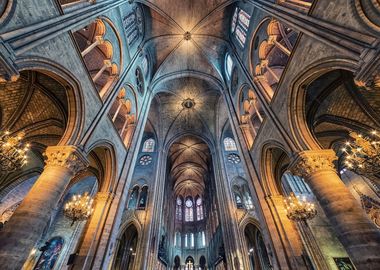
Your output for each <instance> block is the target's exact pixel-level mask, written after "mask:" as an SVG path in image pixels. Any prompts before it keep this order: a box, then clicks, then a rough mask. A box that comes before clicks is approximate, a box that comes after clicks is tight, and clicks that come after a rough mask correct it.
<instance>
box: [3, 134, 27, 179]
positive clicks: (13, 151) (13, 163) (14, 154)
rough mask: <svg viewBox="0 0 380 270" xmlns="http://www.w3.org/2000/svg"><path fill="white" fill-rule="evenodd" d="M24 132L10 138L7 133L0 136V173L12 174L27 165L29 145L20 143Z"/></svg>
mask: <svg viewBox="0 0 380 270" xmlns="http://www.w3.org/2000/svg"><path fill="white" fill-rule="evenodd" d="M24 136H25V132H19V133H18V134H17V135H16V136H11V135H10V132H9V131H5V132H3V133H2V134H0V171H3V172H12V171H15V170H17V169H19V168H21V167H22V166H23V165H25V164H26V163H27V160H26V159H27V153H28V151H29V147H30V145H29V144H25V145H24V143H23V142H22V140H23V138H24Z"/></svg>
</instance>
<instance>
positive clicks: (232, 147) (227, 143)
mask: <svg viewBox="0 0 380 270" xmlns="http://www.w3.org/2000/svg"><path fill="white" fill-rule="evenodd" d="M223 144H224V150H225V151H237V147H236V143H235V140H234V139H232V138H230V137H226V138H225V139H224V140H223Z"/></svg>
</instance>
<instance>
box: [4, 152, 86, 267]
mask: <svg viewBox="0 0 380 270" xmlns="http://www.w3.org/2000/svg"><path fill="white" fill-rule="evenodd" d="M49 149H50V150H49ZM75 152H76V148H75V147H49V148H48V150H47V156H48V161H47V165H46V166H45V169H44V171H43V172H42V174H41V175H40V177H39V178H38V180H37V182H36V183H35V184H34V186H33V187H32V189H31V190H30V192H29V193H28V195H27V196H26V197H25V199H24V200H23V202H22V203H21V205H20V206H19V207H18V208H17V210H16V211H15V213H14V214H13V216H12V217H11V219H10V221H9V222H8V223H7V224H6V226H5V227H4V229H3V230H2V231H0V262H1V269H3V270H6V269H10V270H11V269H21V268H22V266H23V264H24V262H25V261H26V259H27V258H28V256H29V254H30V252H31V250H32V249H33V247H34V246H35V245H36V244H37V242H38V240H40V237H41V235H42V234H43V232H44V230H46V229H47V226H49V222H50V218H51V215H52V213H53V211H54V209H55V208H56V206H57V203H58V201H59V200H60V198H61V197H62V195H63V193H64V191H65V189H66V187H67V185H68V184H69V182H70V179H71V178H72V176H73V175H74V174H75V173H76V172H77V170H79V169H81V168H83V167H82V165H83V164H81V163H82V162H81V160H79V159H78V156H76V155H75Z"/></svg>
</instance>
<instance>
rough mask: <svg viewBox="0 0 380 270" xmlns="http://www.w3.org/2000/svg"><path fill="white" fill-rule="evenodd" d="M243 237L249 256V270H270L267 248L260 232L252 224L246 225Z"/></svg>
mask: <svg viewBox="0 0 380 270" xmlns="http://www.w3.org/2000/svg"><path fill="white" fill-rule="evenodd" d="M244 236H245V240H246V247H247V253H248V256H249V262H250V270H256V269H271V263H270V259H269V256H268V252H267V248H266V246H265V243H264V240H263V238H262V236H261V232H260V230H259V229H258V228H257V227H256V226H255V225H254V224H251V223H248V224H247V225H246V227H245V229H244Z"/></svg>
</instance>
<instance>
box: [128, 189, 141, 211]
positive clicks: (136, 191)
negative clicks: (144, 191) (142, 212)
mask: <svg viewBox="0 0 380 270" xmlns="http://www.w3.org/2000/svg"><path fill="white" fill-rule="evenodd" d="M138 197H139V187H138V186H136V187H134V188H133V189H132V192H131V195H130V197H129V202H128V209H135V208H136V205H137V198H138Z"/></svg>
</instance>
